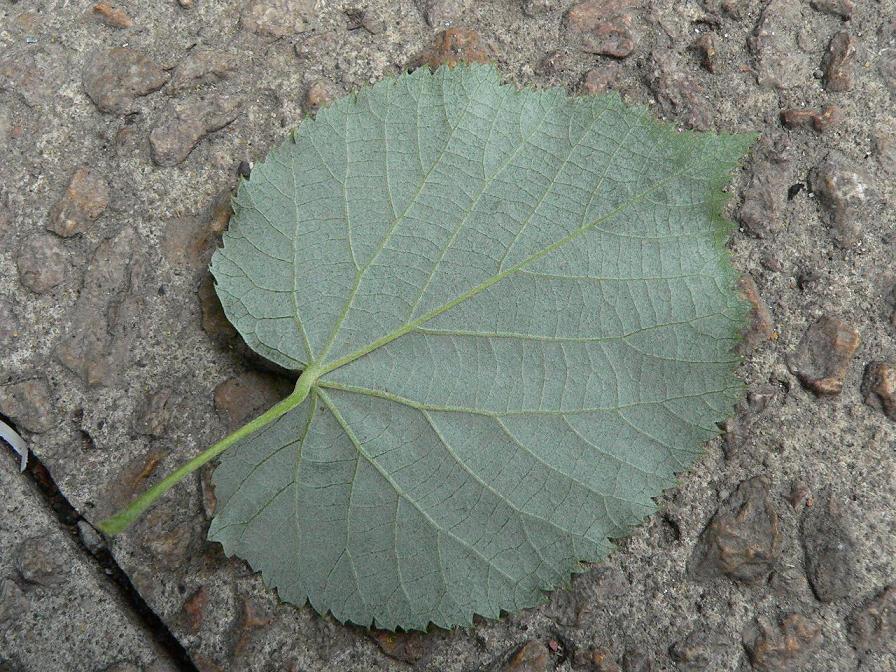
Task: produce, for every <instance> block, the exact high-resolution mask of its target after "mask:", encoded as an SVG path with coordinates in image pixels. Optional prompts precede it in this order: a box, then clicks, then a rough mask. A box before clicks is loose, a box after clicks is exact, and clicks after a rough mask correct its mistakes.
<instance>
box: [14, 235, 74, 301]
mask: <svg viewBox="0 0 896 672" xmlns="http://www.w3.org/2000/svg"><path fill="white" fill-rule="evenodd" d="M16 267H17V268H18V271H19V282H21V283H22V286H24V287H27V288H28V289H30V290H31V291H32V292H35V293H37V294H45V293H47V292H49V291H50V290H51V289H53V288H54V287H56V286H57V285H60V284H62V283H63V282H64V281H65V279H66V277H68V272H69V267H70V262H69V256H68V253H67V252H66V250H65V246H64V245H63V244H62V241H61V240H59V238H57V237H56V236H54V235H52V234H49V233H35V234H32V235H31V236H29V237H28V238H26V239H25V242H24V243H22V246H21V247H20V248H19V252H18V256H17V257H16Z"/></svg>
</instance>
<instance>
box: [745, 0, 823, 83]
mask: <svg viewBox="0 0 896 672" xmlns="http://www.w3.org/2000/svg"><path fill="white" fill-rule="evenodd" d="M800 5H801V3H800V2H799V1H798V0H771V1H770V2H769V3H768V4H766V5H765V7H764V8H763V10H762V14H761V15H760V17H759V21H758V22H757V24H756V28H755V30H754V31H753V35H752V36H751V37H750V39H749V41H748V42H749V47H750V50H751V51H752V52H753V55H754V56H755V57H756V60H757V68H756V81H757V83H758V84H759V85H760V86H765V87H771V88H777V89H789V88H793V87H795V86H800V85H802V84H804V83H805V82H806V81H808V80H809V78H810V75H811V72H812V66H811V64H810V62H809V56H808V55H807V54H806V53H804V52H803V51H802V50H801V49H800V48H799V45H798V44H797V35H799V32H800V28H801V27H802V25H803V16H802V12H801V7H800Z"/></svg>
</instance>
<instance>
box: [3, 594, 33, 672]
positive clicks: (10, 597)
mask: <svg viewBox="0 0 896 672" xmlns="http://www.w3.org/2000/svg"><path fill="white" fill-rule="evenodd" d="M28 608H29V600H28V596H27V595H25V593H23V592H22V589H21V588H19V586H18V585H17V584H16V582H15V581H13V580H12V579H9V578H3V579H0V634H2V633H3V631H4V630H6V629H7V628H9V627H10V626H13V625H15V624H16V623H17V622H19V621H21V620H22V618H23V617H24V616H25V614H27V613H28ZM0 669H3V668H0Z"/></svg>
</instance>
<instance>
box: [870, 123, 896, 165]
mask: <svg viewBox="0 0 896 672" xmlns="http://www.w3.org/2000/svg"><path fill="white" fill-rule="evenodd" d="M871 144H872V151H873V154H874V158H875V159H876V160H877V164H878V165H879V166H880V167H881V169H883V171H884V172H885V173H888V174H890V175H892V174H894V173H896V132H893V131H890V132H888V131H887V130H884V129H879V130H877V131H875V133H874V135H873V137H872V143H871Z"/></svg>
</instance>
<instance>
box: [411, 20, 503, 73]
mask: <svg viewBox="0 0 896 672" xmlns="http://www.w3.org/2000/svg"><path fill="white" fill-rule="evenodd" d="M489 59H490V54H489V52H488V50H487V48H486V47H485V46H484V45H483V44H482V43H481V41H480V38H479V33H477V32H476V31H475V30H473V29H472V28H448V29H447V30H441V31H439V32H438V33H437V34H436V37H435V41H434V43H433V45H432V46H431V47H429V48H427V49H425V50H424V51H423V52H422V53H420V54H419V55H418V56H417V57H415V58H414V59H412V60H411V62H410V63H409V64H408V68H409V69H411V70H413V69H414V68H419V67H422V66H424V65H428V66H429V67H430V69H432V70H435V69H436V68H438V67H440V66H443V65H445V66H448V67H454V66H455V65H457V64H458V63H487V62H488V61H489Z"/></svg>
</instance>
